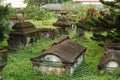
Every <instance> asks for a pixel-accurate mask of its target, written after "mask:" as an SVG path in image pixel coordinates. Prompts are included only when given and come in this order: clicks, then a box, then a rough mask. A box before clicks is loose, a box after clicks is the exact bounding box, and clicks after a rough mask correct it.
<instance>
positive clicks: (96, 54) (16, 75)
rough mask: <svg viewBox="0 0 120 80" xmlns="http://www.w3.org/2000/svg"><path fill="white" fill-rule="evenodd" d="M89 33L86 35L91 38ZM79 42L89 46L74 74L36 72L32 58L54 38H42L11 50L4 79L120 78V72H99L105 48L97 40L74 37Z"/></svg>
mask: <svg viewBox="0 0 120 80" xmlns="http://www.w3.org/2000/svg"><path fill="white" fill-rule="evenodd" d="M89 36H90V34H89V33H87V35H86V37H88V38H89ZM74 40H75V41H77V42H78V43H80V44H82V45H84V46H85V47H87V51H86V53H85V60H84V63H82V64H81V65H79V66H78V67H77V69H76V70H75V72H74V74H73V75H72V76H63V77H60V76H56V75H54V74H52V75H49V76H47V75H45V74H42V73H41V72H35V71H34V70H33V66H32V64H31V62H30V58H32V57H34V56H36V55H39V54H40V52H41V50H42V49H46V48H47V47H48V46H49V45H51V44H52V43H53V42H54V41H53V40H46V39H41V40H38V41H37V43H34V44H33V45H31V46H29V47H27V48H24V49H22V50H17V51H13V50H9V52H8V53H9V56H8V61H7V65H6V67H5V68H4V70H3V79H4V80H120V78H119V76H120V74H119V73H114V74H108V73H107V74H99V73H98V70H97V64H98V63H99V60H100V57H101V56H102V55H103V49H102V48H101V47H99V46H97V44H96V42H94V41H92V40H90V39H88V41H87V42H83V41H82V40H80V39H74Z"/></svg>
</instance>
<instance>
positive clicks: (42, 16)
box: [25, 6, 56, 24]
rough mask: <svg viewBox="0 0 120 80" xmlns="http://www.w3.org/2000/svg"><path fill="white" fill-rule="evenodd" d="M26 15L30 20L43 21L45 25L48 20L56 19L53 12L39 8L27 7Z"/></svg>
mask: <svg viewBox="0 0 120 80" xmlns="http://www.w3.org/2000/svg"><path fill="white" fill-rule="evenodd" d="M25 13H26V15H27V17H28V18H29V19H33V20H42V22H43V24H45V23H46V22H47V20H49V19H51V18H53V17H56V15H55V14H54V13H53V12H50V11H49V10H48V9H44V8H41V7H39V6H27V8H26V9H25Z"/></svg>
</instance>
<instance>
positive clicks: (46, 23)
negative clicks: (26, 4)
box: [26, 18, 57, 28]
mask: <svg viewBox="0 0 120 80" xmlns="http://www.w3.org/2000/svg"><path fill="white" fill-rule="evenodd" d="M56 20H57V18H52V19H50V20H44V21H42V20H38V21H37V20H26V21H30V22H32V23H33V24H34V25H35V27H36V28H44V27H45V28H55V27H54V26H52V24H53V23H54V22H56Z"/></svg>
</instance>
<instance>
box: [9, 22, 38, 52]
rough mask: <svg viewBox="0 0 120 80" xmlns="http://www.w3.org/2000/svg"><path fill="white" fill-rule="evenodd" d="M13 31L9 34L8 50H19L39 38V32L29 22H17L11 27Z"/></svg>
mask: <svg viewBox="0 0 120 80" xmlns="http://www.w3.org/2000/svg"><path fill="white" fill-rule="evenodd" d="M12 28H13V31H12V32H11V34H10V36H9V39H8V45H9V48H10V49H14V50H16V49H21V48H24V47H26V46H28V45H30V44H32V43H33V42H36V41H37V39H38V38H40V36H39V33H40V30H39V29H36V28H35V26H34V25H33V24H32V23H30V22H18V23H16V24H15V25H13V27H12Z"/></svg>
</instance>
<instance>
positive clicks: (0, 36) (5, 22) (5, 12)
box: [0, 5, 11, 43]
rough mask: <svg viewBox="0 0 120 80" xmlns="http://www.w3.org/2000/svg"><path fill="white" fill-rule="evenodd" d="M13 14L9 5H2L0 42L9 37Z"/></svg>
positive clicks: (0, 12)
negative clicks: (10, 20) (10, 19)
mask: <svg viewBox="0 0 120 80" xmlns="http://www.w3.org/2000/svg"><path fill="white" fill-rule="evenodd" d="M10 15H11V8H10V7H9V5H7V6H5V7H4V6H0V43H1V42H2V41H3V40H4V39H7V38H8V37H9V33H10V30H11V28H10V26H9V19H8V18H9V16H10Z"/></svg>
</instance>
